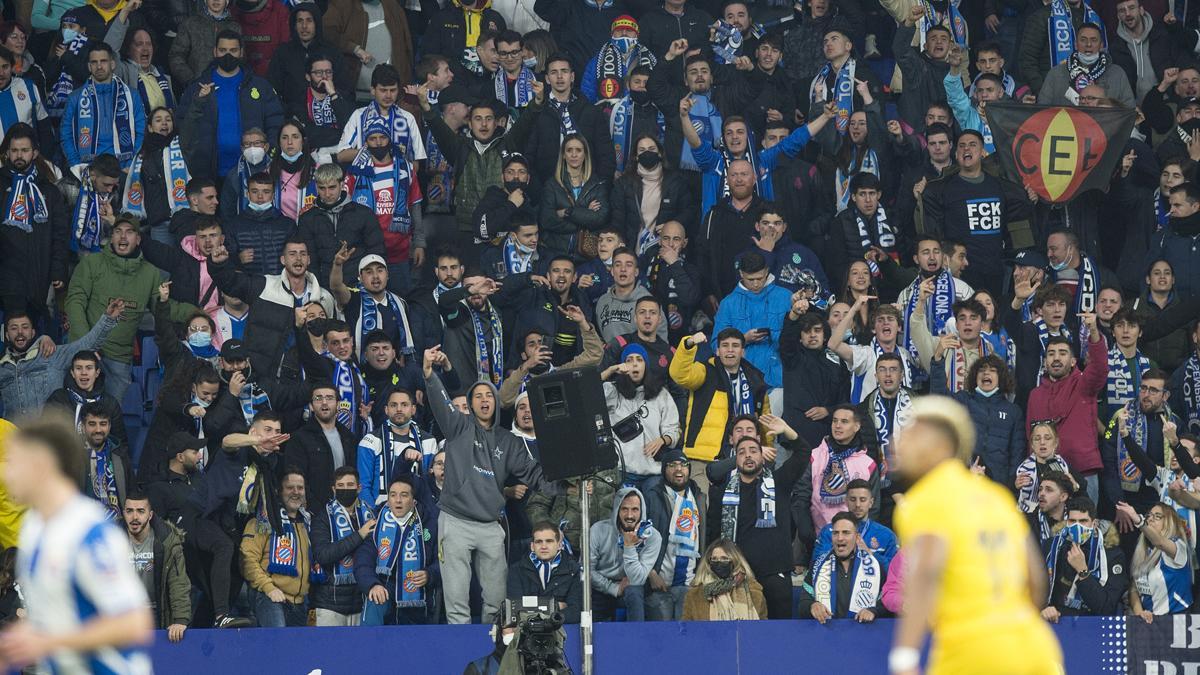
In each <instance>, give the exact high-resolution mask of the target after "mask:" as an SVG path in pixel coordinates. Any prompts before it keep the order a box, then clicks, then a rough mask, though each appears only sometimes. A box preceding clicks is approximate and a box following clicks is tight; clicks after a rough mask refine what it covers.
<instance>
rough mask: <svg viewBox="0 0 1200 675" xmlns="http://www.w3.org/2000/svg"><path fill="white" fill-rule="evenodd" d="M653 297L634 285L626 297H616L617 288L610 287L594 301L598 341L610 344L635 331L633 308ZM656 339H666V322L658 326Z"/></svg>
mask: <svg viewBox="0 0 1200 675" xmlns="http://www.w3.org/2000/svg"><path fill="white" fill-rule="evenodd" d="M649 297H653V296H652V295H650V291H648V290H646V287H645V286H642V285H641V284H634V286H633V290H632V291H630V292H629V294H628V295H617V287H616V285H615V284H614V285H613V286H610V287H609V289H608V292H606V293H605V294H604V295H602V296H600V299H599V300H598V301H596V329H597V330H599V331H600V339H602V340H604V341H605V342H610V341H612V340H615V339H617V338H618V337H620V336H622V335H625V334H627V333H633V332H635V331H636V330H637V325H636V324H635V323H634V321H633V314H634V308H635V307H636V306H637V301H638V300H640V299H641V298H649ZM658 338H659V339H660V340H663V341H665V340H666V339H667V322H666V321H660V322H659V324H658Z"/></svg>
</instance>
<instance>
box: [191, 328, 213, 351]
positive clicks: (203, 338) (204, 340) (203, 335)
mask: <svg viewBox="0 0 1200 675" xmlns="http://www.w3.org/2000/svg"><path fill="white" fill-rule="evenodd" d="M188 344H189V345H191V346H193V347H197V348H201V349H202V348H204V347H208V346H209V345H211V344H212V333H210V332H208V331H206V330H202V331H199V332H197V333H192V334H191V335H189V336H188Z"/></svg>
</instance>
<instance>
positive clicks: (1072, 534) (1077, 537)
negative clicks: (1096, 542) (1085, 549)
mask: <svg viewBox="0 0 1200 675" xmlns="http://www.w3.org/2000/svg"><path fill="white" fill-rule="evenodd" d="M1095 531H1096V528H1093V527H1087V526H1085V525H1081V524H1079V523H1071V524H1070V525H1067V526H1066V527H1064V528H1063V532H1065V533H1066V537H1067V539H1069V540H1071V541H1073V542H1075V543H1076V544H1083V543H1085V542H1087V540H1088V539H1091V538H1092V533H1094V532H1095Z"/></svg>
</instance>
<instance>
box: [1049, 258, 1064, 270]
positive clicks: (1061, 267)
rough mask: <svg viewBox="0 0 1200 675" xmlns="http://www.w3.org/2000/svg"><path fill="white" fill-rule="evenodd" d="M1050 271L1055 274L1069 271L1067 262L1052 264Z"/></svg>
mask: <svg viewBox="0 0 1200 675" xmlns="http://www.w3.org/2000/svg"><path fill="white" fill-rule="evenodd" d="M1050 269H1052V270H1054V271H1055V272H1061V271H1063V270H1065V269H1067V261H1066V260H1064V261H1062V262H1057V263H1050Z"/></svg>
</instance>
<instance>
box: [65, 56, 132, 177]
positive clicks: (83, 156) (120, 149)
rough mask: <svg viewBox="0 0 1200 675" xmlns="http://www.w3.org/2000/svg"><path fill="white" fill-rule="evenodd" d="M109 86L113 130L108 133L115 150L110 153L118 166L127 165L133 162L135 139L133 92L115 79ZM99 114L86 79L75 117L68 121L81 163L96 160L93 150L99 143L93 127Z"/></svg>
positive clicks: (97, 102)
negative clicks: (119, 162)
mask: <svg viewBox="0 0 1200 675" xmlns="http://www.w3.org/2000/svg"><path fill="white" fill-rule="evenodd" d="M111 83H112V87H113V116H112V120H113V128H112V129H111V130H110V131H111V132H112V143H113V149H114V150H115V151H116V152H115V153H114V154H116V156H117V159H118V160H120V161H121V166H127V165H128V164H129V162H130V161H131V160H132V159H133V153H134V150H136V148H135V147H134V141H135V139H136V138H137V132H136V131H135V129H134V126H133V125H134V121H133V92H132V91H130V89H129V87H127V86H126V85H125V83H124V82H122V81H121V79H120V78H118V77H114V78H112V80H111ZM99 115H100V99H99V96H98V95H97V93H96V83H95V82H93V81H92V79H91V78H88V81H87V82H85V83H84V84H83V87H82V90H81V92H80V97H79V109H78V111H76V117H75V119H73V120H70V122H69V124H71V127H72V129H73V130H74V133H73V134H72V135H73V136H74V137H75V147H76V149H77V150H78V151H79V158H80V160H82V161H84V162H90V161H92V160H93V159H95V157H96V152H97V150H96V149H97V147H98V145H99V143H100V130H99V129H97V128H96V124H97V123H98V122H99Z"/></svg>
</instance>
